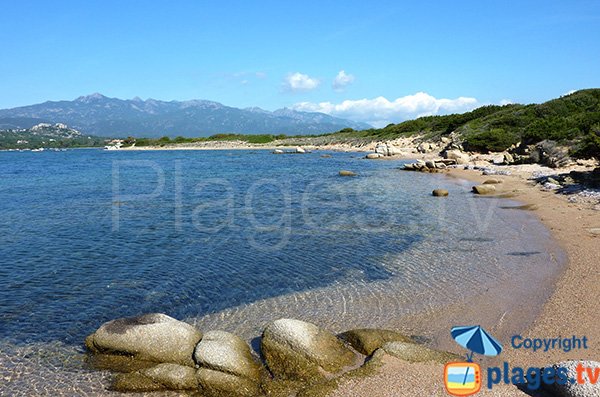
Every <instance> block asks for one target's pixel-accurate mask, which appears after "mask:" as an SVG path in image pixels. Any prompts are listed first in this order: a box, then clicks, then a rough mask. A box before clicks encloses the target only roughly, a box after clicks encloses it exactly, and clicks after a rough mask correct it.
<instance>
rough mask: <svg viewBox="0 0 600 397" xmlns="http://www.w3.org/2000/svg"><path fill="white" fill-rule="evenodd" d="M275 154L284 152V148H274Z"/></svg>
mask: <svg viewBox="0 0 600 397" xmlns="http://www.w3.org/2000/svg"><path fill="white" fill-rule="evenodd" d="M273 154H283V150H281V149H275V150H273Z"/></svg>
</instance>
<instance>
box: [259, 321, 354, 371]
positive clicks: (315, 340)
mask: <svg viewBox="0 0 600 397" xmlns="http://www.w3.org/2000/svg"><path fill="white" fill-rule="evenodd" d="M261 351H262V354H263V356H264V358H265V361H266V363H267V366H268V367H269V369H270V370H271V372H272V373H273V375H275V377H277V378H282V379H291V380H305V381H309V382H310V381H314V380H322V379H325V378H326V377H327V376H329V375H331V374H336V373H339V372H341V371H342V370H343V369H344V367H347V366H350V365H353V364H354V363H355V361H356V359H357V357H356V354H354V353H353V352H352V351H351V350H350V349H349V348H347V347H346V346H345V345H344V344H343V343H342V342H341V341H340V340H339V339H338V338H337V337H336V336H335V335H333V334H332V333H330V332H328V331H325V330H322V329H320V328H319V327H317V326H316V325H314V324H311V323H307V322H304V321H300V320H293V319H280V320H276V321H274V322H272V323H270V324H269V325H268V326H267V327H266V328H265V330H264V332H263V336H262V342H261Z"/></svg>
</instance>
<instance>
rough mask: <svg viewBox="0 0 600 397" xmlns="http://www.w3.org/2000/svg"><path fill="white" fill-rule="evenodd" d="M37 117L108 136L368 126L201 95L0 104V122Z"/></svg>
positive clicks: (25, 124)
mask: <svg viewBox="0 0 600 397" xmlns="http://www.w3.org/2000/svg"><path fill="white" fill-rule="evenodd" d="M39 123H64V124H67V125H69V126H72V127H73V128H75V129H77V130H79V131H81V132H83V133H86V134H91V135H97V136H110V137H116V136H122V137H124V136H128V135H136V136H147V137H159V136H171V137H175V136H184V137H198V136H209V135H212V134H219V133H243V134H287V135H298V134H303V135H306V134H323V133H327V132H334V131H338V130H340V129H343V128H356V129H364V128H370V126H369V125H368V124H365V123H358V122H354V121H350V120H345V119H340V118H337V117H333V116H329V115H326V114H324V113H310V112H300V111H295V110H292V109H288V108H283V109H278V110H275V111H272V112H271V111H268V110H264V109H261V108H258V107H251V108H246V109H240V108H235V107H231V106H227V105H223V104H222V103H219V102H215V101H210V100H202V99H191V100H186V101H176V100H172V101H162V100H157V99H153V98H148V99H146V100H143V99H141V98H139V97H134V98H132V99H119V98H110V97H107V96H104V95H102V94H100V93H97V92H96V93H93V94H90V95H83V96H79V97H77V98H75V99H74V100H72V101H67V100H61V101H46V102H43V103H39V104H33V105H27V106H20V107H16V108H11V109H1V110H0V126H3V127H4V128H30V127H32V126H33V125H35V124H39Z"/></svg>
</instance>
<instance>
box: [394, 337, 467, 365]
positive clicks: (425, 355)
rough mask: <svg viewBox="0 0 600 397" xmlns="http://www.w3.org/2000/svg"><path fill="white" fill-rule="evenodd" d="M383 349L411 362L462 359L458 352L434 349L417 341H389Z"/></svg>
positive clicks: (445, 361)
mask: <svg viewBox="0 0 600 397" xmlns="http://www.w3.org/2000/svg"><path fill="white" fill-rule="evenodd" d="M382 349H383V350H385V352H386V353H388V354H389V355H392V356H394V357H396V358H399V359H401V360H404V361H408V362H411V363H420V362H427V361H435V362H438V363H442V364H445V363H448V362H451V361H457V360H460V359H462V357H461V356H458V355H456V354H453V353H448V352H443V351H439V350H433V349H430V348H428V347H425V346H422V345H418V344H416V343H407V342H388V343H385V344H384V345H383V346H382Z"/></svg>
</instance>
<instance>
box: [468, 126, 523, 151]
mask: <svg viewBox="0 0 600 397" xmlns="http://www.w3.org/2000/svg"><path fill="white" fill-rule="evenodd" d="M519 140H520V139H519V136H518V135H517V134H514V133H511V132H507V131H505V130H503V129H502V128H495V129H493V130H489V131H484V132H481V133H478V134H474V135H471V136H469V137H467V139H466V140H465V143H464V146H465V148H466V149H467V150H471V151H479V152H484V153H487V152H502V151H504V150H506V149H508V148H509V147H510V146H512V145H514V144H516V143H518V142H519Z"/></svg>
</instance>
